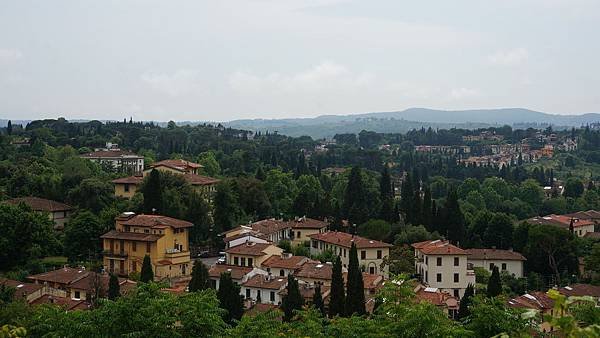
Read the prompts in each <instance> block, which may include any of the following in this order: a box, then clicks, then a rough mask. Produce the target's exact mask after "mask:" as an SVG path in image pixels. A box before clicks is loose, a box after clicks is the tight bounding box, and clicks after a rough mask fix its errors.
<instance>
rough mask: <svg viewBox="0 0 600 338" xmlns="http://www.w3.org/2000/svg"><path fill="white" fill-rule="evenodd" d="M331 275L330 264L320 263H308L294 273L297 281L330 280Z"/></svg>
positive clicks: (331, 267) (331, 268)
mask: <svg viewBox="0 0 600 338" xmlns="http://www.w3.org/2000/svg"><path fill="white" fill-rule="evenodd" d="M332 274H333V266H332V265H331V264H326V263H321V262H318V261H309V262H306V263H304V264H302V266H301V267H300V269H298V270H297V271H296V273H294V276H296V277H297V278H298V279H302V278H311V279H325V280H331V275H332Z"/></svg>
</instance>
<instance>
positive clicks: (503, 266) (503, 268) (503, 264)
mask: <svg viewBox="0 0 600 338" xmlns="http://www.w3.org/2000/svg"><path fill="white" fill-rule="evenodd" d="M504 270H506V263H502V271H504Z"/></svg>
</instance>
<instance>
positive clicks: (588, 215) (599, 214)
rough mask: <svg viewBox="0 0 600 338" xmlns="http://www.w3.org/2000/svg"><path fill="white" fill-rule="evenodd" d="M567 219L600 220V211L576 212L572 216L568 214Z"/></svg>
mask: <svg viewBox="0 0 600 338" xmlns="http://www.w3.org/2000/svg"><path fill="white" fill-rule="evenodd" d="M565 216H567V217H574V218H579V219H585V220H597V219H600V211H596V210H588V211H579V212H574V213H572V214H566V215H565Z"/></svg>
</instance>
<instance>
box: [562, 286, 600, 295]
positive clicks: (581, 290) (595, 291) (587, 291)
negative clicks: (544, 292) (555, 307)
mask: <svg viewBox="0 0 600 338" xmlns="http://www.w3.org/2000/svg"><path fill="white" fill-rule="evenodd" d="M558 292H560V293H561V294H563V295H565V296H568V297H571V296H592V297H596V298H598V297H600V286H597V285H591V284H573V285H569V286H564V287H562V288H560V289H558Z"/></svg>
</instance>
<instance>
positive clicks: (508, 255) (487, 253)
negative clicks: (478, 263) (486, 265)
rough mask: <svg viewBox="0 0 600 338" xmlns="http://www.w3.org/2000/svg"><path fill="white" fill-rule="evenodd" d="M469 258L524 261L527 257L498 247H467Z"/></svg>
mask: <svg viewBox="0 0 600 338" xmlns="http://www.w3.org/2000/svg"><path fill="white" fill-rule="evenodd" d="M466 251H467V253H468V254H469V259H481V260H486V259H494V260H505V261H526V260H527V259H526V258H525V257H524V256H523V255H521V254H520V253H518V252H516V251H511V250H500V249H467V250H466Z"/></svg>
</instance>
